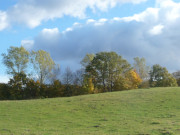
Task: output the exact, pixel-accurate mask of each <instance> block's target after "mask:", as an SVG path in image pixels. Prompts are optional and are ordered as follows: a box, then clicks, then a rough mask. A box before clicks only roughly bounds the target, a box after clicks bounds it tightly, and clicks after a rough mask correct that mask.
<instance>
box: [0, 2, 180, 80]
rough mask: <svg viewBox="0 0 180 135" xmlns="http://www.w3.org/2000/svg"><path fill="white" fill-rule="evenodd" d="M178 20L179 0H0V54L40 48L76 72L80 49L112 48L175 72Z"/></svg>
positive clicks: (2, 74)
mask: <svg viewBox="0 0 180 135" xmlns="http://www.w3.org/2000/svg"><path fill="white" fill-rule="evenodd" d="M179 23H180V2H179V0H105V1H102V0H86V1H84V0H76V2H74V0H66V1H65V0H26V1H24V0H8V1H5V0H0V41H1V42H0V47H1V49H0V54H2V53H6V51H7V49H8V48H9V47H10V46H21V45H23V46H24V47H25V48H27V49H28V50H38V49H43V50H46V51H48V52H50V54H51V56H52V57H53V59H54V60H55V62H56V63H59V64H60V66H61V68H62V69H64V68H66V66H69V67H70V68H72V69H73V70H76V69H78V68H79V67H80V65H79V62H80V60H81V59H82V58H83V57H84V56H85V54H86V53H96V52H99V51H116V52H117V53H119V54H120V55H122V56H123V57H124V58H126V59H127V60H128V61H130V62H131V63H132V60H133V58H134V57H136V56H139V57H145V58H146V60H147V63H148V65H150V66H151V65H153V64H157V63H158V64H161V65H162V66H165V67H167V68H168V70H169V71H170V72H173V71H177V70H180V60H179V57H180V53H179V49H180V44H179V43H180V38H179V36H180V26H179ZM0 60H1V61H2V57H1V56H0ZM0 65H1V66H0V82H7V80H8V78H9V76H7V75H6V68H5V67H4V65H3V64H2V62H1V63H0Z"/></svg>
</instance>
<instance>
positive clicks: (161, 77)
mask: <svg viewBox="0 0 180 135" xmlns="http://www.w3.org/2000/svg"><path fill="white" fill-rule="evenodd" d="M150 86H151V87H172V86H177V82H176V79H175V78H174V77H173V76H172V75H171V74H170V73H168V71H167V69H166V68H165V67H161V66H160V65H158V64H156V65H153V67H152V69H151V71H150Z"/></svg>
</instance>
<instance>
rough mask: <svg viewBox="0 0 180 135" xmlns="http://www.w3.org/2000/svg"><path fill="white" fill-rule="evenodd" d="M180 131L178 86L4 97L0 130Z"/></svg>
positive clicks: (100, 134)
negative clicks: (34, 97) (14, 98)
mask: <svg viewBox="0 0 180 135" xmlns="http://www.w3.org/2000/svg"><path fill="white" fill-rule="evenodd" d="M61 134H62V135H88V134H90V135H91V134H92V135H111V134H112V135H113V134H114V135H180V88H152V89H141V90H130V91H122V92H112V93H103V94H94V95H85V96H77V97H70V98H54V99H39V100H25V101H0V135H61Z"/></svg>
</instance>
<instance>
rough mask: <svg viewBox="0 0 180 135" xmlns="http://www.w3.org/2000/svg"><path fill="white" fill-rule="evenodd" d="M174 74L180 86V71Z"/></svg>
mask: <svg viewBox="0 0 180 135" xmlns="http://www.w3.org/2000/svg"><path fill="white" fill-rule="evenodd" d="M172 75H173V77H174V78H175V79H176V81H177V84H178V86H180V71H177V72H174V73H172Z"/></svg>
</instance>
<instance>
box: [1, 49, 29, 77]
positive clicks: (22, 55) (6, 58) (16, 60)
mask: <svg viewBox="0 0 180 135" xmlns="http://www.w3.org/2000/svg"><path fill="white" fill-rule="evenodd" d="M2 57H3V63H4V65H5V66H6V67H7V73H8V74H10V75H16V74H19V73H21V72H24V73H25V69H26V68H27V64H28V62H29V52H28V51H27V50H26V49H25V48H24V47H22V46H21V47H12V46H11V47H10V48H9V49H8V54H5V53H3V54H2Z"/></svg>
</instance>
